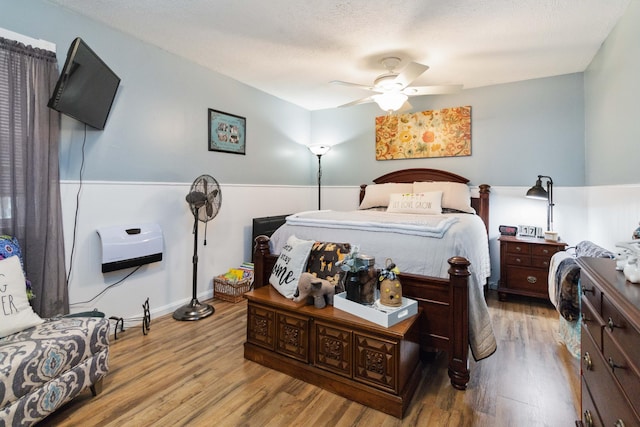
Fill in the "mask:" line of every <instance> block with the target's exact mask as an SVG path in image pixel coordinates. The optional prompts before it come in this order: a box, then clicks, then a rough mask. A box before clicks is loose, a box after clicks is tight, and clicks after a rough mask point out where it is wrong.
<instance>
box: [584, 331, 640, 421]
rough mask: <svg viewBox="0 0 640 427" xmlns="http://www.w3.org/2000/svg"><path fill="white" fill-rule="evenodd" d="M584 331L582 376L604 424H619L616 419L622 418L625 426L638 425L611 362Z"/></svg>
mask: <svg viewBox="0 0 640 427" xmlns="http://www.w3.org/2000/svg"><path fill="white" fill-rule="evenodd" d="M582 332H583V333H582V359H581V364H582V365H581V367H582V377H583V379H584V382H585V383H586V385H587V387H588V388H589V391H590V392H591V398H592V399H593V403H594V405H595V406H596V407H597V408H598V413H599V414H600V418H601V419H602V423H603V425H605V426H613V425H617V424H616V421H617V420H622V421H623V422H624V425H625V426H637V425H638V419H637V418H636V416H635V414H634V412H633V410H632V409H631V406H630V405H629V403H628V401H627V399H626V396H625V395H624V394H623V392H622V390H621V389H620V387H619V386H618V383H617V381H616V380H615V378H614V377H613V375H612V374H611V368H609V364H608V363H607V362H606V361H605V359H604V357H603V356H602V353H600V350H598V348H597V346H596V344H595V343H594V342H593V340H592V339H591V336H590V335H589V334H588V333H585V331H584V330H583V331H582Z"/></svg>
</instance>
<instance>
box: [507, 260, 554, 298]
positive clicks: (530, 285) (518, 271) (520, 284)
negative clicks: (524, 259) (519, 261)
mask: <svg viewBox="0 0 640 427" xmlns="http://www.w3.org/2000/svg"><path fill="white" fill-rule="evenodd" d="M548 279H549V272H548V271H546V270H538V269H534V268H520V267H512V266H507V283H508V284H509V289H518V290H522V291H528V292H535V293H538V294H544V295H548V293H549V290H548V286H547V281H548Z"/></svg>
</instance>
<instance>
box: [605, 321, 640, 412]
mask: <svg viewBox="0 0 640 427" xmlns="http://www.w3.org/2000/svg"><path fill="white" fill-rule="evenodd" d="M612 335H613V334H611V333H610V332H609V331H608V330H607V329H606V328H605V331H604V333H603V334H602V347H603V354H604V359H605V360H606V361H607V363H608V364H609V368H610V369H611V372H612V373H613V376H614V377H616V379H617V380H618V382H619V383H620V387H622V391H623V392H624V394H625V395H626V396H627V399H628V400H629V402H630V404H631V405H632V406H633V407H634V408H635V410H636V412H638V413H640V398H639V397H640V375H639V374H638V372H637V371H636V370H635V367H634V365H633V364H632V363H631V361H630V360H629V359H627V357H626V356H625V355H624V354H623V353H622V351H621V350H620V347H619V346H618V343H616V342H614V340H613V338H612ZM625 350H626V349H625Z"/></svg>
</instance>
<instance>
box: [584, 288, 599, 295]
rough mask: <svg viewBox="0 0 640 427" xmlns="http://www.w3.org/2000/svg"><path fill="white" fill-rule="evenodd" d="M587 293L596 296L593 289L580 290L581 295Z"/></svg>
mask: <svg viewBox="0 0 640 427" xmlns="http://www.w3.org/2000/svg"><path fill="white" fill-rule="evenodd" d="M589 292H591V293H592V294H593V295H595V294H596V290H595V289H594V288H591V289H588V288H582V293H583V294H585V295H586V294H588V293H589Z"/></svg>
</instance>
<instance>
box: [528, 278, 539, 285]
mask: <svg viewBox="0 0 640 427" xmlns="http://www.w3.org/2000/svg"><path fill="white" fill-rule="evenodd" d="M537 281H538V279H537V277H536V276H527V282H529V283H531V284H534V283H536V282H537Z"/></svg>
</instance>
